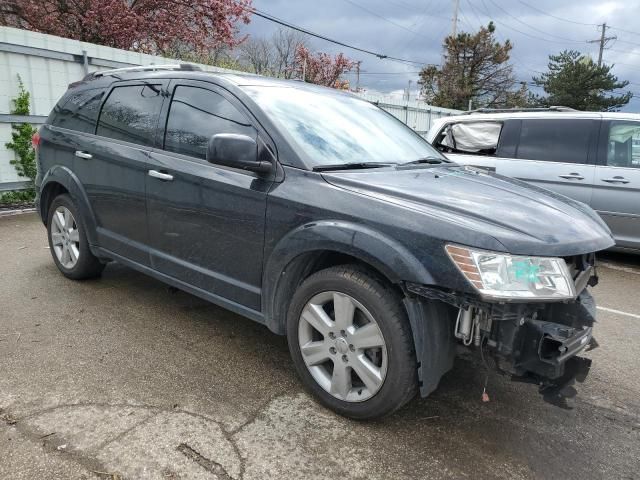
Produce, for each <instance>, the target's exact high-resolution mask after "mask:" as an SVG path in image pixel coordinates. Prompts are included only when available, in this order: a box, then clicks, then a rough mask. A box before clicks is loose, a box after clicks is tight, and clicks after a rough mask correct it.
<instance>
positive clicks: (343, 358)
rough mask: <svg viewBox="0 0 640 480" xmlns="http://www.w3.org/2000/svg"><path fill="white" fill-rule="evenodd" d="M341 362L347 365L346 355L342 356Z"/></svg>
mask: <svg viewBox="0 0 640 480" xmlns="http://www.w3.org/2000/svg"><path fill="white" fill-rule="evenodd" d="M342 361H343V362H344V363H347V362H348V361H349V359H348V358H347V356H346V355H342Z"/></svg>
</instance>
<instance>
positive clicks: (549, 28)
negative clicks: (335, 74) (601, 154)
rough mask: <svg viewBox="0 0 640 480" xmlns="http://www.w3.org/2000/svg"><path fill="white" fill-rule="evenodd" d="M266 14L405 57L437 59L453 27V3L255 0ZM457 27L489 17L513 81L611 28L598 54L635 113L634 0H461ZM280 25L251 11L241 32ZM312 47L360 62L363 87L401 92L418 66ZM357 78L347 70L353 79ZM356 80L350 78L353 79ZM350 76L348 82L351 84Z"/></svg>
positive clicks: (584, 47)
mask: <svg viewBox="0 0 640 480" xmlns="http://www.w3.org/2000/svg"><path fill="white" fill-rule="evenodd" d="M253 3H254V6H255V7H256V8H257V9H259V10H261V11H263V12H266V13H269V14H271V15H273V16H276V17H278V18H281V19H283V20H286V21H287V22H290V23H293V24H296V25H299V26H301V27H304V28H306V29H308V30H311V31H313V32H316V33H319V34H322V35H325V36H327V37H331V38H334V39H336V40H340V41H343V42H345V43H348V44H353V45H356V46H359V47H361V48H365V49H367V50H373V51H376V52H380V53H383V54H386V55H390V56H394V57H399V58H403V59H407V60H412V61H418V62H424V63H436V64H437V63H439V62H440V57H441V55H442V41H443V39H444V38H445V36H446V35H448V34H449V33H450V31H451V23H452V22H451V19H452V16H453V0H317V1H308V0H298V1H292V0H253ZM459 3H460V9H459V16H458V30H459V31H461V30H464V31H477V30H478V28H479V27H480V25H486V24H487V23H488V22H489V20H493V21H494V23H495V25H496V35H497V38H498V40H499V41H504V40H505V39H507V38H508V39H510V40H511V42H512V43H513V45H514V48H513V50H512V52H511V53H512V55H511V62H512V63H513V65H514V71H515V75H516V78H517V79H518V80H519V81H526V82H530V81H531V77H532V76H534V75H537V74H539V73H538V72H541V71H545V70H546V65H547V62H548V56H549V54H554V53H558V52H560V51H562V50H564V49H575V50H579V51H581V52H583V53H585V54H590V55H591V56H592V58H593V59H594V60H597V58H598V44H597V43H587V40H595V39H598V38H599V37H600V30H599V27H597V26H596V24H601V23H603V22H606V23H607V25H608V26H611V27H613V28H611V29H607V36H617V40H612V41H610V42H609V43H608V49H607V50H605V52H604V61H605V63H608V64H609V63H614V64H615V67H614V70H613V71H614V73H615V74H616V75H618V77H619V78H620V79H625V80H629V81H630V82H632V83H631V84H630V85H629V86H628V87H627V89H628V90H630V91H632V92H634V93H637V94H638V97H637V98H634V99H633V100H632V101H631V104H630V105H629V106H628V107H627V108H626V109H625V110H628V111H635V112H640V28H639V27H638V25H639V23H638V18H640V0H626V1H622V0H616V1H605V0H566V1H558V0H522V1H521V0H508V1H507V0H459ZM277 28H278V25H276V24H274V23H272V22H269V21H267V20H264V19H262V18H260V17H256V16H254V17H253V19H252V22H251V24H250V25H249V26H247V27H245V28H244V29H243V30H244V31H245V32H246V33H248V34H250V35H255V36H268V35H271V34H272V33H273V32H274V31H275V30H276V29H277ZM311 44H312V46H313V47H314V48H315V49H316V50H322V51H327V52H332V53H337V52H340V51H342V52H344V53H345V54H346V55H347V56H349V57H350V58H352V59H353V60H361V61H362V66H361V68H362V74H361V77H360V84H361V86H362V87H364V88H366V89H369V90H373V91H379V92H384V93H391V94H394V95H399V96H401V95H402V94H401V91H402V89H404V88H406V87H407V84H408V82H409V80H411V81H413V88H412V90H414V89H415V85H416V81H417V72H418V70H419V66H416V65H408V64H402V63H397V62H392V61H390V60H380V59H377V58H375V57H373V56H370V55H366V54H363V53H360V52H355V51H352V50H348V49H345V48H344V47H339V46H337V45H333V44H331V43H328V42H324V41H322V40H319V39H312V40H311ZM354 76H355V75H350V78H353V77H354ZM354 80H355V79H354ZM354 80H352V81H354Z"/></svg>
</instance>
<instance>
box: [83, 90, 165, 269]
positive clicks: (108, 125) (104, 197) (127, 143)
mask: <svg viewBox="0 0 640 480" xmlns="http://www.w3.org/2000/svg"><path fill="white" fill-rule="evenodd" d="M165 84H166V82H162V81H153V82H145V81H128V82H119V83H116V84H114V85H113V86H112V87H111V89H110V90H109V91H108V92H107V94H106V96H105V97H106V100H104V102H103V103H102V107H101V109H100V114H99V117H98V122H97V127H96V131H95V135H92V136H87V139H86V141H85V142H84V144H83V146H82V147H79V148H78V149H77V151H76V152H75V163H74V170H75V172H76V174H77V175H78V177H79V178H80V180H81V181H82V184H83V185H84V187H85V189H86V192H87V196H88V197H89V201H90V203H91V207H92V208H93V211H94V214H95V217H96V223H97V235H98V242H99V243H100V246H101V247H103V248H105V249H107V250H109V251H111V252H113V253H115V254H117V255H121V256H123V257H126V258H127V259H129V260H132V261H134V262H137V263H140V264H142V265H149V251H148V232H147V229H146V201H145V179H146V174H147V170H148V168H147V161H148V157H149V149H150V148H151V147H152V146H153V145H154V141H155V132H156V128H157V122H158V116H159V113H160V109H161V107H162V102H163V98H164V97H163V95H162V88H163V85H165Z"/></svg>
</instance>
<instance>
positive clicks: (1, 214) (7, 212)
mask: <svg viewBox="0 0 640 480" xmlns="http://www.w3.org/2000/svg"><path fill="white" fill-rule="evenodd" d="M35 211H36V209H35V208H34V207H32V208H18V209H15V210H0V218H2V217H10V216H12V215H20V214H22V213H33V212H35Z"/></svg>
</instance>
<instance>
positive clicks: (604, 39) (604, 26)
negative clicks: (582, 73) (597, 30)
mask: <svg viewBox="0 0 640 480" xmlns="http://www.w3.org/2000/svg"><path fill="white" fill-rule="evenodd" d="M598 26H599V27H602V33H601V34H600V38H599V39H597V40H588V41H587V43H599V44H600V52H599V53H598V66H599V67H600V66H602V52H603V51H604V49H605V47H606V46H607V43H608V42H610V41H611V40H617V38H618V37H616V36H615V35H613V36H611V37H607V36H606V33H607V28H611V27H607V23H606V22H604V23H603V24H602V25H598Z"/></svg>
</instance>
